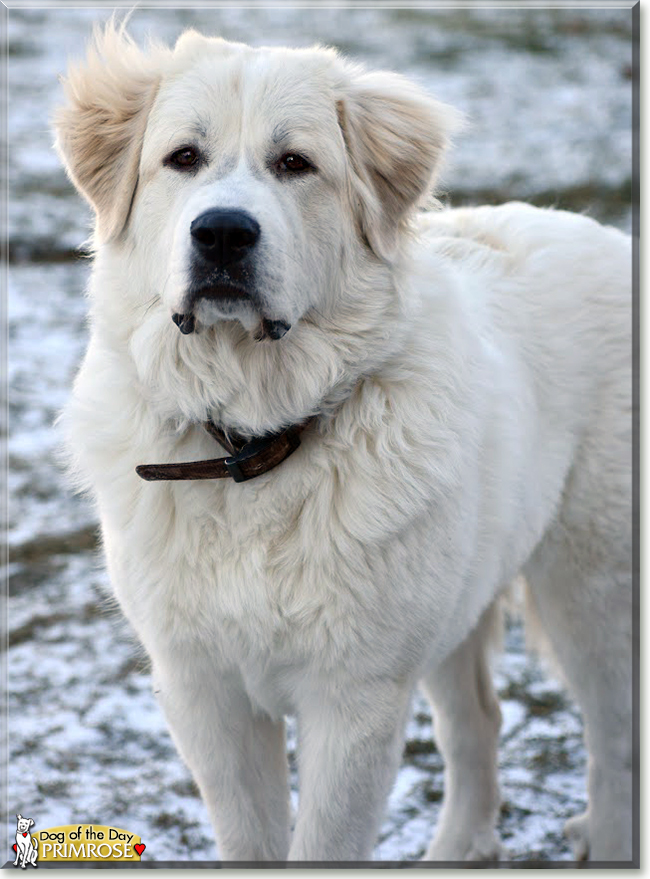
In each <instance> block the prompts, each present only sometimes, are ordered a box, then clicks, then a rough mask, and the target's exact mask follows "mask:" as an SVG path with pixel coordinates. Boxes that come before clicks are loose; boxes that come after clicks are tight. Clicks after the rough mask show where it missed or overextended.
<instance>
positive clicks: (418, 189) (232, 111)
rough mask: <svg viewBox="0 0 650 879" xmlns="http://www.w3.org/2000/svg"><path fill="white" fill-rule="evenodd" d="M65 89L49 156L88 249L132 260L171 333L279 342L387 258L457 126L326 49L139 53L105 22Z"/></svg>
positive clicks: (143, 291) (192, 39) (197, 44)
mask: <svg viewBox="0 0 650 879" xmlns="http://www.w3.org/2000/svg"><path fill="white" fill-rule="evenodd" d="M65 89H66V95H67V99H68V104H67V106H66V107H64V108H62V109H61V110H60V111H59V112H58V114H57V116H56V119H55V127H56V130H57V146H58V149H59V152H60V154H61V156H62V158H63V161H64V162H65V165H66V167H67V170H68V172H69V175H70V177H71V179H72V180H73V182H74V183H75V185H76V186H77V187H78V189H79V190H80V191H81V192H82V193H83V195H84V196H85V197H86V198H87V199H88V201H89V202H90V203H91V205H92V207H93V208H94V210H95V213H96V230H95V244H96V246H98V247H102V246H104V245H108V246H111V247H114V248H123V249H125V250H127V251H128V252H129V253H130V254H135V259H134V260H132V262H131V266H132V271H133V273H134V275H137V274H138V266H146V267H147V268H146V277H145V276H144V270H143V273H142V274H143V277H134V278H133V280H134V282H136V283H135V285H134V286H137V287H138V289H139V294H140V296H141V297H142V298H143V299H145V298H146V299H151V298H152V297H155V296H159V297H160V298H161V300H162V302H163V304H164V306H165V307H166V309H167V311H168V315H169V318H170V319H171V318H172V317H174V320H175V322H176V323H177V324H179V326H180V328H181V329H182V331H183V332H190V331H191V330H192V329H193V328H194V326H195V323H198V324H203V325H208V326H209V325H212V324H215V323H216V322H218V321H221V320H232V319H236V320H239V321H240V322H241V323H242V324H243V325H244V326H245V327H246V328H247V329H248V330H249V331H251V332H253V333H254V332H257V333H258V334H260V335H261V336H267V337H269V338H274V339H275V338H280V337H282V336H283V335H284V334H285V333H286V331H287V330H288V329H289V328H290V327H291V326H292V325H293V324H295V323H296V322H297V321H298V320H299V319H300V318H301V317H302V316H303V315H304V314H305V313H306V312H308V311H309V310H310V309H312V308H316V309H320V310H321V311H322V310H324V309H327V308H328V306H329V304H331V303H332V302H333V301H335V300H336V297H337V296H338V295H340V294H341V292H342V290H343V291H345V290H346V289H349V288H350V287H354V285H355V283H358V278H357V277H356V276H357V275H358V274H359V266H360V265H367V264H368V262H369V261H370V262H374V263H375V264H377V263H380V264H382V265H385V264H386V263H390V262H391V261H393V260H394V259H395V258H396V255H397V253H398V250H399V242H400V230H401V229H402V228H403V227H404V224H405V223H406V221H407V220H408V217H409V215H410V213H411V212H412V211H413V210H414V208H415V207H416V206H417V205H418V203H419V202H420V201H421V200H422V199H423V198H424V197H426V196H427V195H428V194H429V193H430V190H431V186H432V182H433V179H434V176H435V172H436V169H437V167H438V165H439V161H440V158H441V155H442V153H443V150H444V148H445V145H446V142H447V138H448V134H449V131H450V128H451V126H452V125H453V124H454V123H455V120H456V118H457V117H456V115H455V114H454V112H453V111H450V109H449V108H447V107H444V106H443V105H441V104H439V103H437V102H436V101H434V100H433V99H431V98H430V97H429V96H428V95H426V94H425V93H424V92H422V91H421V90H420V89H419V88H417V87H416V86H414V85H413V84H412V83H410V82H409V81H407V80H405V79H404V78H402V77H400V76H398V75H396V74H392V73H367V72H364V71H363V70H362V69H361V68H359V67H356V66H353V65H351V64H349V63H348V62H346V61H344V60H343V59H341V58H340V57H339V56H338V55H337V53H336V52H335V51H333V50H330V49H309V50H301V49H298V50H289V49H278V48H261V49H253V48H250V47H248V46H245V45H243V44H239V43H229V42H225V41H224V40H221V39H208V38H205V37H202V36H200V35H199V34H197V33H196V32H193V31H189V32H187V33H185V34H184V35H183V36H182V37H181V38H180V39H179V41H178V42H177V44H176V47H175V48H174V50H170V49H167V48H166V47H161V46H156V45H152V46H150V47H149V49H148V50H147V51H142V50H140V49H139V48H138V47H137V46H136V45H135V44H134V42H133V41H132V40H131V39H130V38H129V37H128V36H127V35H126V34H125V33H124V32H123V30H119V29H117V28H116V27H115V26H114V25H113V24H110V25H108V26H107V27H106V28H105V29H104V30H103V31H101V32H99V33H97V34H96V36H95V41H94V44H93V46H92V47H91V49H90V51H89V55H88V59H87V61H86V63H85V64H84V65H81V66H78V67H76V68H73V69H71V71H70V72H69V76H68V79H67V81H66V83H65Z"/></svg>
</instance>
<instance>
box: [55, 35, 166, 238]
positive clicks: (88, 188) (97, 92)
mask: <svg viewBox="0 0 650 879" xmlns="http://www.w3.org/2000/svg"><path fill="white" fill-rule="evenodd" d="M166 54H169V50H166V49H165V48H164V47H160V46H151V47H150V49H149V51H147V52H146V53H145V52H143V51H142V50H141V49H140V48H139V47H138V46H136V44H135V43H134V42H133V40H132V39H131V38H130V37H129V36H128V35H127V34H126V33H125V31H124V27H117V26H116V25H115V22H114V21H113V20H111V21H110V22H109V23H108V24H107V25H106V26H105V27H104V28H103V29H101V30H99V29H98V30H96V31H95V34H94V37H93V41H92V43H91V45H90V47H89V50H88V56H87V58H86V61H85V63H82V64H78V65H75V66H71V67H70V69H69V71H68V75H67V78H65V79H64V80H63V86H64V91H65V96H66V98H67V104H66V105H65V106H63V107H61V108H60V109H59V110H58V111H57V112H56V114H55V117H54V120H53V121H54V129H55V131H56V135H57V138H56V148H57V151H58V153H59V155H60V156H61V158H62V160H63V163H64V165H65V167H66V170H67V172H68V174H69V176H70V179H71V180H72V182H73V183H74V185H75V186H76V187H77V189H78V190H79V191H80V192H81V194H82V195H83V196H85V198H86V199H87V200H88V201H89V202H90V204H91V206H92V207H93V209H94V211H95V214H96V217H97V226H96V233H97V236H98V237H99V238H100V239H102V240H108V239H110V238H112V237H114V236H116V235H118V234H119V233H120V232H121V231H122V229H123V228H124V225H125V223H126V220H127V218H128V214H129V210H130V206H131V202H132V198H133V194H134V192H135V188H136V185H137V178H138V165H139V161H140V150H141V146H142V140H143V137H144V130H145V127H146V122H147V117H148V114H149V110H150V108H151V105H152V103H153V99H154V97H155V94H156V91H157V87H158V82H159V79H160V74H161V62H162V60H163V57H164V56H165V55H166Z"/></svg>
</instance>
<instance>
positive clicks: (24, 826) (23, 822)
mask: <svg viewBox="0 0 650 879" xmlns="http://www.w3.org/2000/svg"><path fill="white" fill-rule="evenodd" d="M16 818H17V819H18V827H17V830H18V832H19V833H26V832H27V831H28V830H29V828H30V827H33V826H34V821H33V819H32V818H23V816H22V815H16Z"/></svg>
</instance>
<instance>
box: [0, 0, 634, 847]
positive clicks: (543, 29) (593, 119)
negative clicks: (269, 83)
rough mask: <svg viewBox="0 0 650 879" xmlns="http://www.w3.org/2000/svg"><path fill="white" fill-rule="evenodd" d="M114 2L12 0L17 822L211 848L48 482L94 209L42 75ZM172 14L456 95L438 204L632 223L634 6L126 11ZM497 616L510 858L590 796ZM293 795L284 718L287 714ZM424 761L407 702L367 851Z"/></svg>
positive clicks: (567, 729)
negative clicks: (66, 149) (72, 170)
mask: <svg viewBox="0 0 650 879" xmlns="http://www.w3.org/2000/svg"><path fill="white" fill-rule="evenodd" d="M110 13H111V9H110V8H103V9H100V8H97V7H93V8H69V7H68V8H63V9H62V8H54V7H50V8H47V7H45V8H34V9H30V8H18V9H16V8H13V9H9V10H8V32H9V42H8V57H9V64H8V129H9V150H8V157H9V161H8V174H9V185H10V198H9V203H8V237H9V255H10V268H9V275H8V294H9V295H8V371H7V373H8V381H9V425H8V456H9V475H8V486H9V498H10V499H9V507H8V523H7V528H6V533H7V539H8V544H9V565H8V575H9V588H10V614H9V642H8V661H7V666H8V672H9V709H8V727H9V764H8V768H9V779H8V795H7V800H6V807H7V815H6V816H5V827H6V832H7V837H6V840H7V843H6V852H7V856H9V854H11V843H12V842H13V838H12V837H13V834H14V833H15V815H16V813H17V812H21V813H22V814H23V815H28V816H31V817H33V818H34V820H35V821H36V828H35V829H41V828H46V827H51V826H55V825H64V824H77V823H82V822H84V823H86V822H93V823H100V824H108V823H112V824H114V825H115V826H121V827H124V828H127V829H129V830H130V832H135V833H137V834H139V835H140V836H141V838H142V841H143V842H145V843H146V845H147V850H146V854H145V855H144V859H149V858H150V859H155V860H175V861H176V860H177V861H184V860H192V861H196V860H214V859H215V858H216V856H217V855H216V849H215V847H214V843H213V839H212V833H211V830H210V827H209V824H208V821H207V818H206V814H205V810H204V808H203V806H202V804H201V802H200V800H199V798H198V794H197V791H196V789H195V787H194V785H193V783H192V781H191V779H190V776H189V773H188V772H187V770H186V769H185V767H184V766H183V765H182V763H181V761H180V759H179V758H178V756H177V755H176V752H175V749H174V747H173V745H172V743H171V740H170V738H169V735H168V733H167V730H166V728H165V724H164V722H163V720H162V716H161V714H160V712H159V710H158V708H157V706H156V704H155V701H154V698H153V696H152V694H151V691H150V679H149V674H148V668H147V662H146V658H145V657H144V656H143V655H142V654H141V653H140V651H139V649H138V647H137V645H136V643H135V640H134V639H133V637H132V635H131V633H130V632H129V631H128V630H127V629H126V627H125V624H124V623H123V622H122V621H121V619H120V617H119V615H117V614H116V613H115V612H114V611H113V610H112V609H111V607H110V605H109V604H107V602H106V599H105V592H106V589H107V580H106V576H105V574H104V573H103V571H102V566H101V559H100V556H99V555H98V553H97V529H96V519H95V515H94V511H93V509H92V507H91V506H90V504H89V503H88V502H87V501H86V500H84V499H80V498H77V497H75V496H74V495H72V494H71V492H70V490H69V489H68V488H67V487H66V485H65V481H64V478H63V476H62V473H61V469H60V467H59V465H58V464H57V461H56V448H57V436H56V430H55V428H54V427H53V423H54V421H55V418H56V415H57V412H58V411H59V410H60V408H61V407H62V406H63V405H64V403H65V401H66V398H67V395H68V393H69V388H70V386H71V383H72V380H73V377H74V374H75V370H76V367H77V365H78V363H79V361H80V358H81V356H82V354H83V350H84V347H85V344H86V338H87V330H86V325H85V313H86V304H85V301H84V288H85V285H86V282H87V278H88V273H89V264H88V262H87V260H85V259H83V258H82V257H81V256H80V255H79V252H78V248H79V246H80V245H81V243H82V242H83V241H84V239H85V238H86V237H87V235H88V232H89V228H90V215H89V211H88V209H87V208H86V206H85V204H83V203H82V202H81V200H80V198H79V197H78V196H76V195H75V193H74V191H73V189H72V187H71V185H70V184H69V183H68V182H67V179H66V177H65V175H64V173H63V171H62V169H61V168H60V166H59V163H58V160H57V158H56V156H55V154H54V152H53V150H52V146H51V144H52V134H51V132H50V129H49V120H50V118H51V114H52V110H53V108H54V106H55V105H56V103H57V102H58V101H59V100H60V97H61V95H60V86H59V83H58V79H57V78H58V75H59V74H61V73H62V72H63V71H64V70H65V68H66V65H67V63H68V61H69V60H73V59H78V58H80V57H81V56H82V55H83V54H84V46H85V43H86V41H87V39H88V37H89V36H90V33H91V31H92V27H93V25H94V24H95V23H96V22H101V21H103V20H105V19H106V18H107V17H108V16H109V15H110ZM186 27H195V28H197V29H199V30H201V31H203V32H205V33H207V34H214V35H221V36H223V37H226V38H228V39H232V40H241V41H244V42H248V43H251V44H254V45H264V44H266V45H282V44H287V45H293V46H308V45H312V44H314V43H321V44H326V45H332V46H336V47H338V48H339V49H340V50H341V51H342V52H344V53H346V54H348V55H351V56H353V57H355V58H357V59H360V60H362V61H364V62H366V63H367V64H368V65H369V66H372V67H382V68H392V69H394V70H398V71H400V72H402V73H405V74H407V75H409V76H411V77H413V78H415V79H416V80H418V81H419V82H421V83H422V84H423V85H425V86H426V87H427V88H428V89H429V90H430V91H431V92H433V93H434V94H435V95H436V96H437V97H438V98H440V99H441V100H443V101H446V102H448V103H450V104H453V105H454V106H456V107H458V108H459V109H461V110H462V111H463V112H464V113H465V114H466V116H467V118H468V120H469V123H470V124H469V127H468V128H467V130H466V131H465V132H463V134H462V135H460V136H459V138H458V140H457V143H456V144H455V147H454V149H453V150H452V153H451V156H450V159H449V161H448V164H447V167H446V171H445V174H444V177H443V180H442V182H441V189H442V193H443V200H444V201H446V202H447V203H449V204H451V205H460V204H469V203H479V202H489V203H498V202H501V201H505V200H508V199H522V200H526V201H531V202H533V203H534V204H538V205H546V206H555V207H562V208H568V209H571V210H576V211H580V212H585V213H587V214H589V215H591V216H593V217H595V218H596V219H599V220H601V221H603V222H606V223H610V224H613V225H616V226H618V227H620V228H622V229H624V230H626V231H630V229H631V204H630V200H631V189H632V184H631V157H632V130H631V129H632V38H633V37H632V11H631V10H630V9H625V8H602V9H594V8H591V9H579V8H569V7H557V8H547V9H539V8H537V9H535V8H531V7H530V6H528V7H527V6H521V7H518V8H515V7H513V8H509V9H490V8H479V7H474V8H456V9H454V8H446V9H424V8H410V9H406V8H391V9H389V8H372V9H370V8H358V7H357V8H354V7H351V6H348V7H343V8H337V9H332V8H325V7H319V6H315V5H312V6H310V7H309V8H307V9H297V8H293V9H292V8H269V7H261V8H241V7H239V8H205V9H176V8H159V9H144V8H143V9H137V10H136V11H135V13H134V14H133V17H132V18H131V23H130V31H131V32H132V34H133V35H134V36H135V37H136V38H138V39H139V40H142V39H144V38H146V36H147V35H148V34H151V35H152V36H154V37H156V38H157V39H163V40H166V41H170V42H173V41H174V40H175V39H176V37H177V36H178V35H179V33H180V32H181V31H182V30H183V29H184V28H186ZM523 648H524V645H523V633H522V629H521V626H520V625H519V624H518V623H517V622H516V620H515V619H514V617H513V619H512V620H511V621H510V624H509V625H508V628H507V632H506V642H505V650H504V654H503V656H502V657H501V658H500V659H499V660H498V661H497V662H496V666H495V676H496V681H497V685H498V689H499V693H500V695H501V698H502V707H503V713H504V725H503V732H502V743H501V752H500V765H501V779H502V788H503V808H502V811H501V818H500V832H501V834H502V837H503V841H504V844H505V845H506V847H507V849H508V852H509V855H510V858H511V859H512V860H525V859H530V858H533V859H539V860H568V859H570V857H571V855H570V851H569V848H568V846H567V844H566V842H565V841H564V840H563V838H562V825H563V823H564V821H565V820H566V818H567V817H569V816H571V815H572V814H574V813H575V812H577V811H582V809H584V806H585V801H586V794H585V782H584V771H585V752H584V748H583V745H582V741H581V721H580V717H579V714H578V713H577V711H576V710H575V709H574V707H573V706H572V705H571V702H570V700H569V699H568V697H566V696H565V694H564V693H563V691H562V689H561V687H560V685H559V684H558V683H557V681H555V680H554V679H553V678H551V677H549V676H548V674H547V673H546V672H545V671H544V670H543V669H542V668H541V666H540V665H539V664H538V663H537V662H536V661H535V660H534V659H530V658H527V657H526V656H525V655H524V649H523ZM289 751H290V762H291V767H292V778H293V788H294V791H293V797H294V801H295V802H297V793H296V773H295V735H294V730H293V728H290V730H289ZM441 799H442V761H441V758H440V756H439V754H438V753H437V751H436V748H435V745H434V744H433V742H432V739H431V716H430V711H429V708H428V706H427V704H426V703H425V702H424V700H422V699H420V698H418V699H416V702H415V704H414V709H413V716H412V720H411V722H410V724H409V730H408V740H407V743H406V747H405V754H404V761H403V767H402V769H401V771H400V774H399V776H398V779H397V782H396V785H395V788H394V790H393V793H392V795H391V798H390V802H389V812H388V815H387V817H386V820H385V823H384V826H383V829H382V833H381V838H380V841H379V844H378V846H377V848H376V851H375V857H376V858H377V859H381V860H394V861H397V860H405V859H413V858H417V857H420V856H421V855H422V854H423V853H424V850H425V848H426V845H427V843H428V840H429V837H430V835H431V832H432V828H433V826H434V824H435V820H436V815H437V813H438V811H439V808H440V803H441Z"/></svg>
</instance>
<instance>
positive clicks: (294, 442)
mask: <svg viewBox="0 0 650 879" xmlns="http://www.w3.org/2000/svg"><path fill="white" fill-rule="evenodd" d="M313 421H314V418H313V417H312V418H308V419H307V420H306V421H303V422H301V423H300V424H293V425H291V426H290V427H286V428H284V429H283V430H281V431H278V432H277V433H274V434H266V435H264V436H260V437H252V438H250V439H246V438H244V437H242V436H240V435H239V434H237V433H235V432H233V431H226V430H223V429H222V428H221V427H218V426H217V425H216V424H214V423H213V422H212V421H206V422H204V423H203V427H204V428H205V430H206V431H207V432H208V433H209V434H210V436H211V437H212V438H213V439H216V440H217V442H218V443H219V445H220V446H222V447H223V448H224V449H226V450H227V451H229V452H230V455H229V456H226V457H225V458H211V459H207V460H202V461H186V462H181V463H177V464H140V465H139V466H138V467H136V473H137V474H138V476H140V478H141V479H145V480H146V481H147V482H158V481H161V480H190V479H224V478H227V477H231V478H232V479H233V480H234V481H235V482H247V481H248V480H249V479H254V478H255V477H256V476H262V475H263V474H264V473H268V472H269V470H272V469H273V468H274V467H277V466H278V464H281V463H282V462H283V461H286V459H287V458H288V457H289V455H291V454H292V453H293V452H295V450H296V449H297V448H298V446H299V445H300V434H301V433H302V432H303V431H304V430H305V429H306V428H307V427H308V426H309V425H310V424H311V423H312V422H313Z"/></svg>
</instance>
